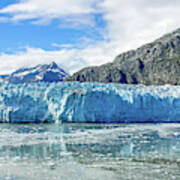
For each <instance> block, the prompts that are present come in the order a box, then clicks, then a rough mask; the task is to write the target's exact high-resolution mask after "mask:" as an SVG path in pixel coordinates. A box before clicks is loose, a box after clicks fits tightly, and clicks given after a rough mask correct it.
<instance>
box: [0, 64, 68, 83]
mask: <svg viewBox="0 0 180 180" xmlns="http://www.w3.org/2000/svg"><path fill="white" fill-rule="evenodd" d="M67 76H68V73H66V72H65V71H64V70H63V69H61V68H59V67H58V65H57V64H56V63H55V62H52V63H51V64H44V65H37V66H35V67H31V68H21V69H19V70H17V71H15V72H13V73H12V74H10V75H8V76H7V75H4V76H1V77H0V78H1V79H4V80H6V81H8V82H10V83H15V84H18V83H30V82H39V81H43V82H58V81H63V80H64V78H66V77H67Z"/></svg>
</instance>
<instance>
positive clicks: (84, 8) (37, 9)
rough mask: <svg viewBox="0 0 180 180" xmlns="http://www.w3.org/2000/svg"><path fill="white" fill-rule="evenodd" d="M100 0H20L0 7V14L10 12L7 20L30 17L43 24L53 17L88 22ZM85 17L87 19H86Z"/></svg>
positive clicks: (14, 20) (79, 22)
mask: <svg viewBox="0 0 180 180" xmlns="http://www.w3.org/2000/svg"><path fill="white" fill-rule="evenodd" d="M98 1H99V0H98ZM98 1H97V0H88V1H84V0H50V1H49V0H19V1H18V3H15V4H11V5H9V6H7V7H4V8H2V9H0V14H9V15H10V16H11V17H8V18H7V19H6V20H9V21H13V22H18V21H22V20H27V19H29V20H32V23H36V24H38V23H40V24H42V23H43V22H45V23H47V22H49V21H50V20H52V19H63V20H64V21H65V20H67V21H68V22H71V23H72V22H74V23H78V24H84V23H85V24H87V22H88V21H89V20H88V19H90V17H89V16H91V13H96V11H97V9H96V8H95V7H96V6H95V4H96V2H98ZM82 15H83V16H82ZM84 16H85V17H84ZM37 19H38V20H37ZM85 19H87V20H86V21H85ZM91 23H92V22H91ZM89 25H90V24H89Z"/></svg>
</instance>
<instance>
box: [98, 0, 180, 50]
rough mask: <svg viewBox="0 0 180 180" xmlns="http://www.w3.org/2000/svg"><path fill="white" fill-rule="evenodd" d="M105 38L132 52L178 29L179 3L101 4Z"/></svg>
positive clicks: (109, 0) (121, 0)
mask: <svg viewBox="0 0 180 180" xmlns="http://www.w3.org/2000/svg"><path fill="white" fill-rule="evenodd" d="M100 6H101V9H102V11H103V13H104V19H105V21H106V22H107V30H108V37H109V39H111V41H112V42H114V43H115V42H117V44H119V47H120V48H122V49H123V50H128V49H130V48H135V47H138V46H140V45H142V44H143V43H147V42H150V41H152V40H154V39H156V38H157V37H159V36H161V35H163V34H165V33H167V32H170V31H172V30H175V29H176V28H178V27H179V26H180V19H179V17H180V11H179V9H180V1H179V0H171V1H169V0H151V1H149V0H126V1H124V0H113V1H112V0H104V1H103V2H102V3H101V5H100Z"/></svg>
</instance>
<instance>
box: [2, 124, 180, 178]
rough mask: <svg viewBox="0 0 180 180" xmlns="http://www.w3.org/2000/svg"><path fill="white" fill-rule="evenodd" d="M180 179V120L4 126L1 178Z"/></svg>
mask: <svg viewBox="0 0 180 180" xmlns="http://www.w3.org/2000/svg"><path fill="white" fill-rule="evenodd" d="M36 179H37V180H56V179H59V180H105V179H112V180H116V179H118V180H119V179H121V180H156V179H157V180H166V179H167V180H171V179H172V180H173V179H175V180H178V179H180V125H179V124H129V125H94V124H90V125H88V124H67V125H58V124H47V125H46V124H43V125H42V124H39V125H38V124H37V125H23V124H21V125H14V124H13V125H10V124H1V125H0V180H36Z"/></svg>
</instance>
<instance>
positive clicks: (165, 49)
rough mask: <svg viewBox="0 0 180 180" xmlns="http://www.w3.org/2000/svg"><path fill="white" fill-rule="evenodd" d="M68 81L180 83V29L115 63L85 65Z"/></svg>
mask: <svg viewBox="0 0 180 180" xmlns="http://www.w3.org/2000/svg"><path fill="white" fill-rule="evenodd" d="M66 80H67V81H80V82H84V81H90V82H94V81H96V82H105V83H108V82H114V83H124V84H145V85H164V84H172V85H180V29H177V30H176V31H174V32H172V33H169V34H167V35H165V36H163V37H161V38H159V39H157V40H156V41H154V42H152V43H149V44H146V45H144V46H142V47H140V48H138V49H136V50H131V51H128V52H125V53H122V54H120V55H119V56H117V57H116V58H115V60H114V61H113V62H112V63H107V64H104V65H101V66H94V67H87V68H84V69H82V70H80V71H79V72H76V73H74V74H73V75H72V76H70V77H68V78H67V79H66Z"/></svg>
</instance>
